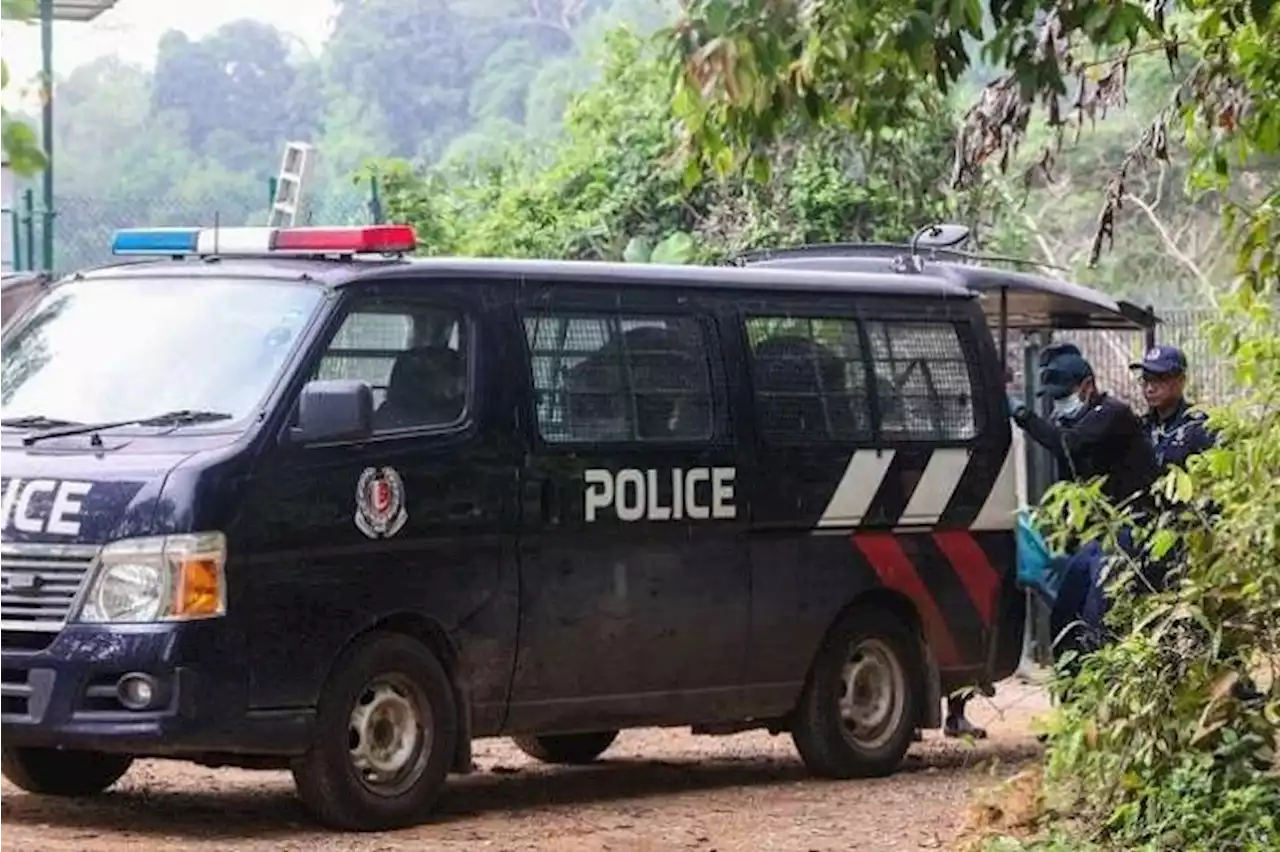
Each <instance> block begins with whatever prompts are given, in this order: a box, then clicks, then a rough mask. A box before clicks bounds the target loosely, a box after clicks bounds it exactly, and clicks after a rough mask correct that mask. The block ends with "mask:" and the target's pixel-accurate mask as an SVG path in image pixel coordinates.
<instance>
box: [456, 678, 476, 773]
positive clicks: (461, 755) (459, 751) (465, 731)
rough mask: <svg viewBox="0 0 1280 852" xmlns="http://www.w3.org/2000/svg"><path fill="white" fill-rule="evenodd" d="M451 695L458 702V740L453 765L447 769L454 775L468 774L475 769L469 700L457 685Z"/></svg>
mask: <svg viewBox="0 0 1280 852" xmlns="http://www.w3.org/2000/svg"><path fill="white" fill-rule="evenodd" d="M453 695H454V701H456V702H457V704H458V742H457V745H455V746H454V750H453V766H452V767H451V768H450V769H449V771H450V772H452V773H453V774H454V775H470V774H471V773H472V772H475V771H476V764H475V760H474V758H473V756H472V750H471V701H470V700H468V698H467V695H466V693H465V692H463V690H461V689H459V688H458V687H457V686H455V687H454V690H453Z"/></svg>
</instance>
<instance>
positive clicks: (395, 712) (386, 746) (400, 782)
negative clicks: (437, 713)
mask: <svg viewBox="0 0 1280 852" xmlns="http://www.w3.org/2000/svg"><path fill="white" fill-rule="evenodd" d="M347 747H348V752H349V756H350V761H351V768H352V770H353V771H354V773H355V775H356V777H357V778H359V779H360V783H361V784H363V785H364V787H365V789H367V790H369V791H370V792H372V793H376V794H377V795H379V796H398V795H400V794H401V793H403V792H404V791H405V790H408V789H409V788H410V787H412V786H413V785H414V784H416V783H417V781H418V779H419V778H421V777H422V773H423V772H424V771H426V768H427V758H428V757H429V756H430V755H431V707H430V705H429V704H428V702H427V700H426V697H425V695H423V693H422V690H421V689H419V688H418V687H416V686H415V685H414V684H413V683H412V682H411V681H410V680H409V679H408V678H406V677H404V676H402V675H398V674H386V675H380V676H378V677H376V678H374V679H373V680H371V681H370V682H369V684H368V685H367V686H365V688H364V689H363V690H361V692H360V695H359V696H358V697H357V698H356V703H355V706H354V707H353V708H352V710H351V717H350V719H349V720H348V722H347Z"/></svg>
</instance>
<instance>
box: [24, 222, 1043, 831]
mask: <svg viewBox="0 0 1280 852" xmlns="http://www.w3.org/2000/svg"><path fill="white" fill-rule="evenodd" d="M414 247H415V242H414V234H413V231H412V230H411V229H410V228H407V227H403V226H395V225H383V226H371V227H362V228H296V229H267V228H262V229H259V228H244V229H234V228H219V229H159V230H133V231H123V232H120V233H118V234H117V236H116V239H115V245H114V250H115V253H116V254H118V255H121V256H123V257H124V258H125V259H124V260H122V262H121V263H119V264H117V265H113V266H109V267H106V268H101V269H97V270H93V271H88V272H83V273H78V274H75V275H73V276H71V277H69V278H66V279H64V280H61V281H59V282H58V283H56V284H55V285H54V286H52V287H51V288H50V289H49V290H48V292H46V293H44V294H42V295H41V296H40V297H39V299H38V300H36V301H34V302H33V303H32V304H31V305H29V306H27V307H26V308H25V310H24V311H23V313H22V315H21V316H20V317H18V318H17V319H16V321H15V322H13V323H12V324H10V325H9V327H7V328H6V329H5V332H4V339H3V366H4V369H3V477H2V479H3V482H2V483H0V487H2V489H3V514H4V517H3V551H2V572H0V575H2V577H3V594H2V625H0V626H2V627H3V632H2V636H3V712H2V717H0V718H2V722H3V749H2V751H3V772H4V775H5V776H6V777H7V778H8V779H9V780H10V781H11V782H13V783H14V784H16V785H18V786H19V787H21V788H23V789H25V790H28V791H31V792H35V793H43V794H51V795H63V796H77V795H89V794H94V793H97V792H99V791H101V790H103V789H105V788H107V787H109V786H110V785H111V784H113V783H114V782H115V781H116V780H117V779H119V778H120V777H121V776H122V775H123V774H124V773H125V772H126V771H127V770H128V768H129V766H130V764H131V762H132V761H133V760H134V759H136V758H145V757H168V758H180V759H186V760H191V761H195V762H197V763H200V764H204V765H208V766H227V765H230V766H241V767H250V768H258V767H260V768H289V769H291V770H292V772H293V776H294V778H295V780H296V784H297V789H298V792H299V795H300V797H301V799H302V800H303V802H304V803H305V804H306V805H307V807H308V808H309V810H310V811H311V812H312V813H313V814H314V816H315V817H316V818H317V819H319V820H320V821H321V822H323V823H325V824H328V825H330V826H333V827H336V828H342V829H377V828H387V827H392V826H400V825H405V824H409V823H412V822H415V821H418V820H421V819H424V818H425V817H426V815H427V814H428V813H429V811H430V809H431V806H432V804H433V802H434V801H435V800H436V798H437V795H438V793H439V792H440V789H441V787H442V784H443V783H444V780H445V778H446V776H447V775H448V774H449V773H450V772H455V773H465V772H467V771H470V769H471V768H472V761H471V743H472V741H473V740H475V739H476V738H480V737H494V736H509V737H512V738H514V740H515V742H516V744H517V745H519V747H520V748H521V749H523V750H524V751H525V752H527V753H528V754H530V755H532V756H534V757H536V758H538V759H540V760H544V761H550V762H559V763H582V762H587V761H591V760H593V759H595V758H596V757H598V756H599V755H600V754H601V753H603V752H604V751H605V750H606V749H607V748H608V747H609V745H610V744H611V743H612V742H613V741H614V738H615V737H616V736H617V734H618V732H619V731H620V730H622V729H625V728H630V727H637V726H689V727H691V728H692V729H693V730H694V731H695V732H699V733H730V732H735V731H740V730H747V729H752V728H765V729H768V730H770V731H772V732H775V733H781V732H787V733H789V734H790V735H791V737H792V738H793V739H794V741H795V744H796V747H797V749H798V750H799V753H800V755H801V757H802V758H803V760H804V762H805V763H806V764H807V766H808V767H809V768H810V769H811V770H812V771H813V772H814V773H816V774H818V775H821V776H827V777H835V778H850V777H855V776H867V775H880V774H884V773H889V772H892V771H893V770H894V769H895V768H896V767H897V766H898V765H899V763H900V761H901V759H902V757H903V755H904V753H905V752H906V750H907V748H908V746H909V744H910V743H911V741H912V738H913V734H914V732H915V730H916V729H918V728H934V727H938V726H939V725H940V723H941V719H940V716H941V713H940V701H941V696H942V695H943V694H945V693H947V692H948V691H950V690H953V689H956V688H961V687H966V686H971V685H975V684H976V685H979V686H989V685H990V684H992V683H994V682H995V681H997V680H999V679H1001V678H1003V677H1006V676H1007V675H1008V674H1009V673H1011V672H1012V671H1013V670H1014V668H1015V667H1016V665H1017V663H1018V660H1019V655H1020V650H1021V643H1022V637H1023V618H1024V605H1023V601H1024V598H1023V595H1022V594H1021V593H1020V592H1019V591H1018V590H1017V588H1016V587H1015V582H1014V539H1013V513H1014V510H1015V488H1014V481H1015V477H1014V469H1015V464H1014V461H1013V455H1012V453H1011V440H1012V439H1011V429H1010V422H1009V419H1008V416H1007V409H1006V402H1005V394H1004V378H1003V376H1002V375H1001V364H1002V361H1003V358H1002V357H1001V356H1000V355H999V354H998V351H997V346H996V343H995V341H994V340H993V336H992V333H991V331H990V329H989V325H990V322H991V318H992V312H991V310H990V306H989V305H987V304H986V302H988V301H989V299H987V297H986V296H983V295H982V294H981V292H980V288H977V287H971V286H966V284H965V283H964V282H961V281H957V280H954V276H950V277H949V276H948V275H945V274H942V272H941V271H940V267H939V268H935V269H932V270H931V269H930V268H929V267H927V266H922V265H920V264H916V265H915V266H914V267H912V268H911V269H906V270H904V269H902V268H898V267H897V266H894V265H893V264H890V263H887V262H886V263H881V264H880V265H879V266H877V267H876V268H875V269H874V270H870V271H866V270H864V271H853V272H850V271H833V270H826V269H818V270H812V269H785V268H732V267H723V268H702V267H667V266H656V265H653V266H651V265H638V264H613V263H596V262H553V261H517V260H488V259H407V258H406V257H404V255H405V254H406V253H408V252H411V251H412V250H413V249H414ZM130 256H131V257H130ZM934 266H935V267H937V264H934ZM1003 292H1004V291H1002V294H1003ZM1000 303H1001V305H1005V304H1006V295H1002V296H1001V299H1000Z"/></svg>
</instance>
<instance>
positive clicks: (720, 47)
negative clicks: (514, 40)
mask: <svg viewBox="0 0 1280 852" xmlns="http://www.w3.org/2000/svg"><path fill="white" fill-rule="evenodd" d="M1051 10H1056V12H1057V14H1058V16H1059V18H1060V19H1061V21H1062V25H1063V27H1064V28H1065V29H1066V30H1067V31H1068V32H1080V33H1082V34H1083V35H1085V36H1086V37H1087V38H1088V39H1089V40H1090V41H1091V42H1092V43H1094V44H1099V45H1106V44H1117V43H1120V42H1128V41H1132V40H1134V39H1136V38H1137V37H1138V35H1139V34H1140V33H1141V32H1142V31H1143V30H1144V29H1146V28H1150V27H1151V26H1152V23H1151V21H1150V20H1149V19H1148V18H1147V15H1146V14H1145V13H1144V12H1143V6H1142V4H1139V3H1135V2H1127V0H1126V2H1080V3H1059V2H1056V0H1037V2H1031V3H1004V2H991V3H989V4H984V3H982V2H981V0H966V2H953V3H932V4H930V3H924V4H921V3H917V2H911V1H910V0H814V2H809V3H777V2H774V0H693V2H690V3H689V4H688V5H687V11H686V13H685V15H684V16H683V17H682V18H681V20H680V21H679V22H678V23H677V24H675V25H674V26H673V27H671V28H670V29H668V30H666V31H665V33H664V35H665V37H666V38H665V40H666V43H667V45H668V52H667V58H668V62H669V63H670V66H671V68H672V71H673V73H674V75H675V77H676V80H677V83H676V89H675V103H676V105H677V110H678V112H679V115H680V117H681V119H682V121H683V124H684V128H685V131H686V133H687V135H688V142H689V151H690V153H691V154H692V155H693V159H692V162H693V163H694V164H696V165H698V166H703V165H705V166H710V167H711V168H712V169H714V170H715V172H716V173H718V174H722V175H723V174H727V173H729V172H730V171H732V170H734V169H735V168H737V167H738V164H739V163H741V162H742V160H743V158H744V157H748V156H749V157H751V158H752V159H753V160H757V161H759V160H761V159H762V158H763V156H764V154H763V149H764V147H767V146H768V145H769V144H771V143H773V142H775V141H776V140H778V139H779V138H781V136H782V135H783V134H784V133H786V132H787V131H788V129H789V128H790V127H791V125H792V124H793V123H794V122H796V121H801V122H806V123H813V124H818V125H821V126H829V125H833V124H838V125H841V126H844V127H847V128H849V129H850V130H852V131H853V132H855V133H861V132H865V131H867V130H871V129H876V128H881V127H886V126H893V125H894V124H895V123H896V122H897V121H898V120H899V116H900V115H902V114H903V112H904V111H906V112H911V111H913V110H915V109H918V108H919V106H920V103H919V95H920V87H919V86H918V85H917V81H919V80H920V79H921V78H922V77H925V76H928V77H930V78H931V79H932V80H933V81H934V82H935V83H936V85H937V87H938V88H939V89H940V90H941V91H943V92H946V91H948V90H949V89H950V88H951V87H952V86H954V85H955V84H956V83H957V82H958V81H959V80H960V79H961V78H962V77H963V75H964V74H965V72H966V71H968V70H969V69H970V67H972V65H973V59H972V55H971V51H970V45H971V43H972V41H973V40H978V41H983V40H984V38H985V44H984V46H983V54H984V57H985V58H986V59H987V60H988V61H989V62H993V63H995V64H997V65H1001V66H1007V67H1011V68H1013V69H1015V71H1016V74H1017V77H1018V81H1019V83H1020V85H1021V86H1022V87H1023V88H1024V89H1025V90H1028V91H1032V90H1033V91H1037V92H1040V91H1045V92H1051V91H1052V92H1059V93H1062V92H1065V91H1066V86H1065V82H1064V80H1063V68H1062V64H1061V59H1062V57H1061V56H1058V55H1057V54H1056V52H1055V51H1053V50H1048V51H1045V50H1043V48H1042V45H1041V40H1040V38H1039V28H1038V26H1037V22H1038V21H1039V20H1040V19H1041V18H1042V17H1043V16H1044V15H1045V14H1046V13H1048V12H1050V11H1051ZM988 35H989V36H990V37H987V36H988Z"/></svg>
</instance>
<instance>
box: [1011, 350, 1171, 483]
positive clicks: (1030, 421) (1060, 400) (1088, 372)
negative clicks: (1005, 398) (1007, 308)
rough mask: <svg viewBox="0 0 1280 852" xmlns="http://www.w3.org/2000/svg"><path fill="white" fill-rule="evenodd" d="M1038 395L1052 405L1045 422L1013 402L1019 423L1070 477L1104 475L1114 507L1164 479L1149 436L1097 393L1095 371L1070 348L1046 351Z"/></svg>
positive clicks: (1113, 402)
mask: <svg viewBox="0 0 1280 852" xmlns="http://www.w3.org/2000/svg"><path fill="white" fill-rule="evenodd" d="M1039 395H1040V396H1042V397H1048V398H1049V399H1050V400H1052V401H1053V414H1052V415H1051V417H1050V418H1049V419H1048V420H1046V419H1045V418H1043V417H1041V416H1040V415H1038V414H1036V413H1035V412H1034V411H1032V410H1031V409H1030V408H1029V407H1027V406H1026V405H1024V404H1021V403H1019V402H1017V401H1015V400H1011V401H1010V406H1011V413H1012V415H1013V419H1014V422H1015V423H1017V424H1018V425H1019V426H1020V427H1021V428H1022V429H1023V430H1025V431H1026V433H1027V434H1028V435H1029V436H1031V438H1032V439H1033V440H1034V441H1036V443H1038V444H1041V445H1042V446H1044V447H1045V448H1046V449H1048V450H1049V452H1051V453H1053V456H1054V458H1055V459H1057V461H1058V465H1059V470H1060V471H1061V472H1062V473H1063V474H1064V475H1065V476H1067V477H1068V478H1070V479H1074V480H1078V481H1086V480H1089V479H1093V478H1094V477H1097V476H1105V477H1106V481H1105V482H1104V483H1103V487H1102V491H1103V493H1104V494H1105V495H1106V496H1107V498H1108V499H1109V500H1111V502H1112V503H1114V504H1117V505H1118V504H1120V503H1122V502H1124V501H1125V500H1128V499H1129V498H1131V497H1133V496H1134V495H1138V494H1143V493H1145V492H1146V491H1147V490H1148V489H1149V488H1150V487H1151V484H1152V483H1153V482H1155V480H1156V478H1157V476H1158V475H1159V468H1158V466H1157V464H1156V459H1155V454H1154V452H1153V451H1152V448H1151V445H1150V444H1149V443H1148V442H1147V435H1146V431H1145V430H1144V428H1143V425H1142V422H1141V421H1140V420H1139V419H1138V416H1137V415H1136V414H1134V413H1133V411H1132V410H1131V409H1130V408H1129V406H1128V405H1125V404H1124V403H1123V402H1121V401H1120V400H1118V399H1116V398H1115V397H1113V396H1111V395H1110V394H1106V393H1103V392H1102V391H1100V390H1098V386H1097V383H1096V381H1095V380H1094V375H1093V367H1092V366H1090V364H1089V362H1088V361H1087V360H1085V358H1084V356H1083V355H1081V354H1080V350H1079V348H1078V347H1076V346H1075V345H1073V344H1070V343H1059V344H1054V345H1053V346H1049V347H1046V348H1045V350H1044V351H1043V352H1042V353H1041V355H1040V391H1039Z"/></svg>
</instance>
